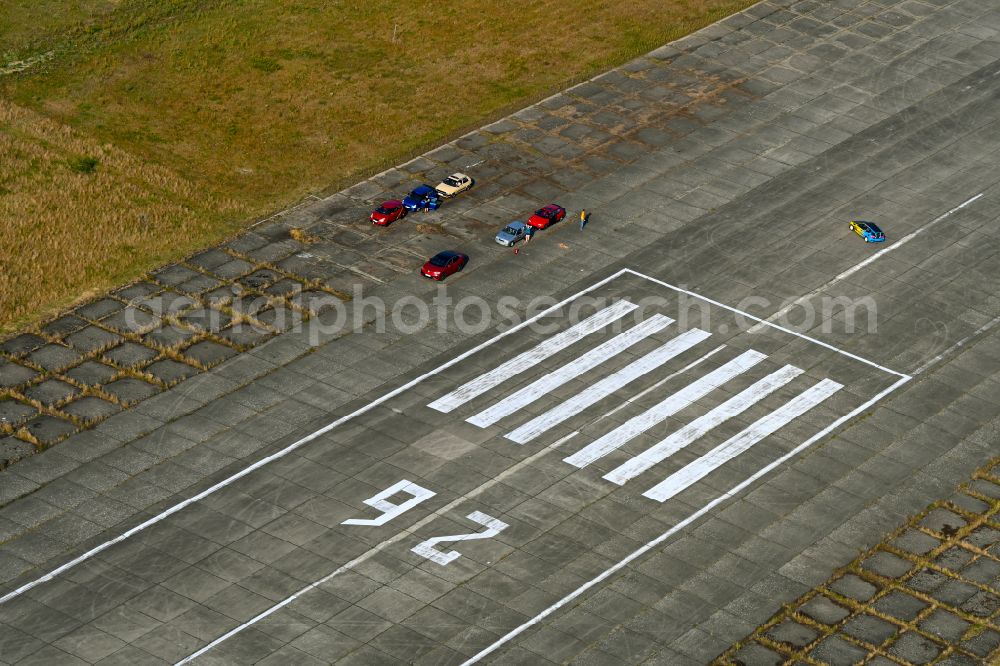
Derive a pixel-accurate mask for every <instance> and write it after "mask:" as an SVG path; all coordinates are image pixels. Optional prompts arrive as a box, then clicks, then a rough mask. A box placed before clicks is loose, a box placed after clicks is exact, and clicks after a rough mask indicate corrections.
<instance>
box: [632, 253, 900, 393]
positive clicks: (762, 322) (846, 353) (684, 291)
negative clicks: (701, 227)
mask: <svg viewBox="0 0 1000 666" xmlns="http://www.w3.org/2000/svg"><path fill="white" fill-rule="evenodd" d="M622 271H623V272H625V273H628V274H630V275H635V276H636V277H641V278H642V279H644V280H649V281H650V282H653V283H655V284H658V285H660V286H661V287H666V288H667V289H673V290H674V291H676V292H678V293H681V294H687V295H688V296H690V297H691V298H696V299H698V300H700V301H705V302H706V303H709V304H711V305H714V306H716V307H718V308H722V309H723V310H727V311H729V312H732V313H734V314H738V315H740V316H741V317H743V318H745V319H748V320H750V321H755V322H757V323H758V324H760V325H762V326H768V327H770V328H773V329H774V330H776V331H781V332H782V333H788V334H789V335H794V336H795V337H797V338H801V339H802V340H808V341H809V342H811V343H813V344H814V345H819V346H820V347H822V348H823V349H828V350H830V351H832V352H835V353H837V354H840V355H841V356H845V357H847V358H850V359H853V360H855V361H857V362H859V363H864V364H865V365H867V366H868V367H870V368H876V369H878V370H881V371H882V372H887V373H889V374H890V375H895V376H896V377H900V378H903V377H905V378H907V379H913V377H911V376H910V375H907V374H904V373H902V372H899V371H897V370H890V369H889V368H887V367H885V366H884V365H879V364H878V363H876V362H874V361H869V360H868V359H866V358H862V357H861V356H858V355H857V354H852V353H851V352H849V351H844V350H843V349H840V348H839V347H834V346H833V345H831V344H830V343H828V342H823V341H822V340H817V339H816V338H813V337H810V336H808V335H806V334H805V333H799V332H798V331H793V330H792V329H790V328H785V327H784V326H779V325H778V324H774V323H772V322H770V321H765V320H763V319H761V318H760V317H757V316H755V315H752V314H750V313H749V312H744V311H743V310H739V309H737V308H734V307H732V306H730V305H726V304H725V303H720V302H719V301H716V300H714V299H711V298H708V297H706V296H702V295H701V294H696V293H695V292H693V291H690V290H688V289H682V288H681V287H678V286H676V285H672V284H670V283H669V282H664V281H663V280H659V279H657V278H655V277H651V276H649V275H646V274H645V273H640V272H639V271H634V270H632V269H631V268H623V269H622ZM758 328H760V327H759V326H756V325H755V326H752V327H751V328H750V329H748V330H749V331H753V330H756V329H758Z"/></svg>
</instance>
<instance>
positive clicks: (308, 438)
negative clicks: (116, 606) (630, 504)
mask: <svg viewBox="0 0 1000 666" xmlns="http://www.w3.org/2000/svg"><path fill="white" fill-rule="evenodd" d="M626 272H627V269H624V268H623V269H622V270H620V271H617V272H616V273H614V274H612V275H610V276H608V277H606V278H604V279H603V280H600V281H599V282H596V283H594V284H593V285H591V286H589V287H587V288H586V289H582V290H580V291H578V292H576V293H575V294H573V295H572V296H568V297H567V298H564V299H563V300H561V301H559V302H558V303H556V304H555V305H553V306H552V307H550V308H548V309H546V310H544V311H542V312H540V313H538V314H537V315H535V316H534V317H531V318H530V319H525V320H524V321H523V322H521V323H520V324H518V325H517V326H514V327H513V328H511V329H509V330H506V331H504V332H503V333H500V334H498V335H495V336H493V337H492V338H490V339H489V340H487V341H485V342H483V343H480V344H478V345H476V346H475V347H473V348H472V349H470V350H468V351H466V352H464V353H462V354H459V355H458V356H456V357H455V358H453V359H451V360H450V361H448V362H446V363H444V364H443V365H440V366H438V367H436V368H434V369H433V370H431V371H429V372H425V373H424V374H422V375H420V376H419V377H417V378H416V379H413V380H411V381H409V382H407V383H406V384H403V385H402V386H400V387H399V388H396V389H394V390H392V391H389V392H388V393H386V394H385V395H383V396H382V397H381V398H377V399H376V400H374V401H372V402H370V403H368V404H367V405H365V406H364V407H361V408H360V409H357V410H355V411H353V412H351V413H350V414H348V415H346V416H342V417H341V418H339V419H337V420H335V421H333V422H332V423H328V424H327V425H325V426H323V427H322V428H320V429H319V430H316V431H315V432H312V433H310V434H308V435H306V436H305V437H303V438H301V439H299V440H297V441H295V442H293V443H292V444H289V445H288V446H286V447H285V448H283V449H281V450H280V451H277V452H275V453H272V454H271V455H269V456H266V457H264V458H261V459H260V460H258V461H257V462H255V463H253V464H252V465H250V466H249V467H246V468H244V469H242V470H240V471H239V472H237V473H235V474H233V475H232V476H230V477H227V478H225V479H223V480H222V481H219V482H218V483H216V484H215V485H213V486H210V487H208V488H206V489H205V490H203V491H201V492H200V493H198V494H197V495H193V496H192V497H189V498H188V499H186V500H184V501H182V502H178V503H177V504H175V505H173V506H172V507H170V508H169V509H167V510H166V511H163V512H162V513H158V514H156V515H155V516H153V517H152V518H149V519H148V520H145V521H143V522H141V523H139V524H138V525H136V526H135V527H133V528H131V529H129V530H127V531H125V532H123V533H122V534H120V535H119V536H117V537H115V538H114V539H111V540H109V541H105V542H104V543H102V544H100V545H99V546H95V547H94V548H91V549H90V550H88V551H87V552H85V553H83V554H82V555H79V556H77V557H75V558H73V559H72V560H70V561H69V562H66V563H65V564H63V565H61V566H59V567H56V568H55V569H53V570H52V571H50V572H49V573H47V574H45V575H44V576H42V577H41V578H37V579H35V580H33V581H31V582H29V583H25V584H24V585H22V586H20V587H18V588H17V589H15V590H12V591H10V592H8V593H7V594H5V595H3V596H2V597H0V605H3V604H5V603H7V602H8V601H10V600H11V599H14V598H16V597H19V596H21V595H22V594H24V593H25V592H27V591H28V590H31V589H33V588H35V587H37V586H39V585H41V584H42V583H45V582H47V581H50V580H52V579H53V578H55V577H56V576H58V575H59V574H61V573H64V572H66V571H69V570H70V569H72V568H73V567H75V566H77V565H78V564H81V563H82V562H86V561H87V560H89V559H90V558H92V557H94V556H95V555H97V554H98V553H101V552H102V551H104V550H107V549H108V548H110V547H111V546H113V545H115V544H116V543H121V542H122V541H125V540H126V539H128V538H129V537H131V536H133V535H135V534H138V533H139V532H142V531H143V530H145V529H146V528H148V527H152V526H153V525H155V524H156V523H158V522H160V521H162V520H163V519H164V518H168V517H169V516H172V515H173V514H175V513H177V512H178V511H180V510H181V509H184V508H185V507H188V506H190V505H192V504H194V503H195V502H199V501H201V500H203V499H205V498H206V497H208V496H209V495H211V494H212V493H214V492H216V491H217V490H220V489H222V488H225V487H226V486H228V485H229V484H231V483H233V482H234V481H237V480H239V479H241V478H243V477H244V476H246V475H247V474H250V473H251V472H253V471H255V470H257V469H260V468H261V467H263V466H264V465H267V464H268V463H270V462H273V461H275V460H278V459H279V458H283V457H284V456H286V455H288V454H289V453H291V452H292V451H294V450H296V449H298V448H300V447H301V446H303V445H305V444H307V443H309V442H311V441H312V440H314V439H316V438H317V437H320V436H321V435H325V434H326V433H328V432H330V431H331V430H333V429H334V428H336V427H337V426H339V425H341V424H343V423H345V422H346V421H349V420H351V419H353V418H354V417H356V416H360V415H361V414H364V413H366V412H368V411H370V410H371V409H373V408H375V407H377V406H379V405H381V404H382V403H384V402H386V401H387V400H389V399H391V398H394V397H396V396H397V395H399V394H400V393H402V392H404V391H406V390H407V389H410V388H413V387H414V386H416V385H417V384H419V383H420V382H422V381H424V380H425V379H427V378H428V377H433V376H434V375H436V374H438V373H440V372H442V371H444V370H447V369H448V368H450V367H452V366H453V365H455V364H456V363H459V362H461V361H463V360H465V359H466V358H468V357H469V356H472V355H473V354H475V353H476V352H479V351H481V350H482V349H485V348H486V347H488V346H490V345H492V344H493V343H494V342H497V341H498V340H501V339H502V338H505V337H506V336H508V335H511V334H513V333H516V332H517V331H519V330H521V329H522V328H524V327H525V326H528V325H529V324H532V323H534V322H535V321H537V320H538V319H541V318H542V317H545V316H547V315H549V314H550V313H552V312H555V311H557V310H559V309H560V308H562V307H563V306H564V305H565V304H567V303H569V302H570V301H574V300H576V299H577V298H580V297H581V296H583V295H584V294H586V293H588V292H591V291H593V290H595V289H598V288H600V287H602V286H604V285H605V284H607V283H608V282H611V281H612V280H614V279H616V278H618V277H620V276H621V275H623V274H625V273H626Z"/></svg>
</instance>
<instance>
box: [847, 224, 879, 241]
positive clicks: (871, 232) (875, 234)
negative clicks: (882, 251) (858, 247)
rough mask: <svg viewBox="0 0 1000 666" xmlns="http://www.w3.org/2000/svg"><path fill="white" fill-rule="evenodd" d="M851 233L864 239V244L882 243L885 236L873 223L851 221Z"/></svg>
mask: <svg viewBox="0 0 1000 666" xmlns="http://www.w3.org/2000/svg"><path fill="white" fill-rule="evenodd" d="M851 231H853V232H854V233H856V234H857V235H859V236H861V237H862V238H864V239H865V242H866V243H882V242H884V241H885V234H884V233H882V230H881V229H879V228H878V225H877V224H875V223H874V222H863V221H861V220H851Z"/></svg>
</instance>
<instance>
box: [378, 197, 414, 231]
mask: <svg viewBox="0 0 1000 666" xmlns="http://www.w3.org/2000/svg"><path fill="white" fill-rule="evenodd" d="M405 215H406V208H405V207H403V202H402V201H396V200H395V199H390V200H389V201H383V202H382V205H381V206H379V207H378V208H376V209H375V210H373V211H372V224H377V225H378V226H380V227H384V226H387V225H389V224H390V223H392V222H395V221H396V220H398V219H401V218H402V217H403V216H405Z"/></svg>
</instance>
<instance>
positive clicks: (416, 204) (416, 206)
mask: <svg viewBox="0 0 1000 666" xmlns="http://www.w3.org/2000/svg"><path fill="white" fill-rule="evenodd" d="M440 205H441V195H440V194H438V192H437V190H435V189H434V188H433V187H431V186H430V185H421V186H420V187H418V188H416V189H415V190H413V191H412V192H410V193H409V194H408V195H406V198H405V199H403V206H404V207H405V208H406V210H424V209H430V210H437V209H438V206H440Z"/></svg>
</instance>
